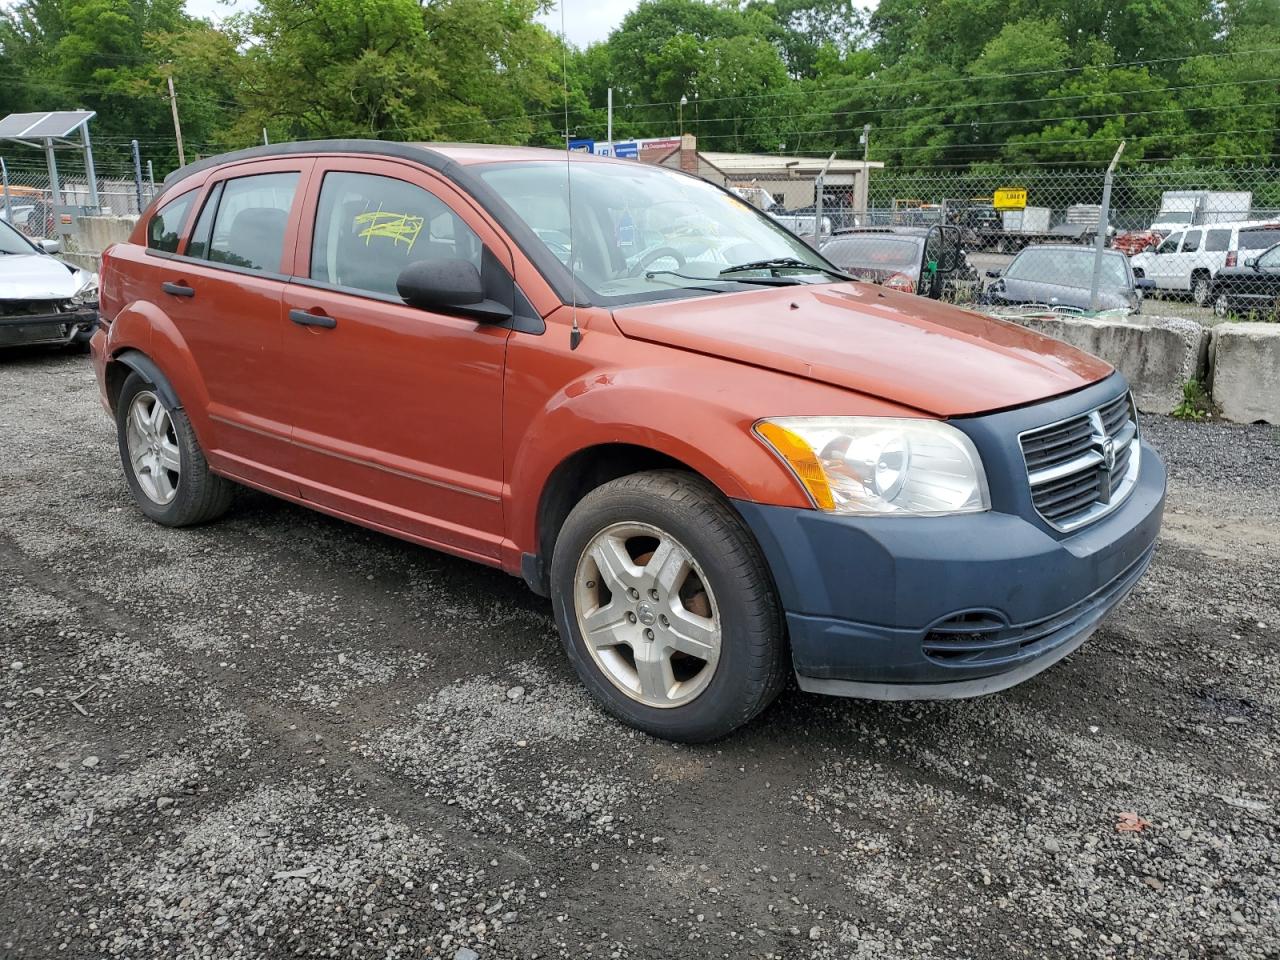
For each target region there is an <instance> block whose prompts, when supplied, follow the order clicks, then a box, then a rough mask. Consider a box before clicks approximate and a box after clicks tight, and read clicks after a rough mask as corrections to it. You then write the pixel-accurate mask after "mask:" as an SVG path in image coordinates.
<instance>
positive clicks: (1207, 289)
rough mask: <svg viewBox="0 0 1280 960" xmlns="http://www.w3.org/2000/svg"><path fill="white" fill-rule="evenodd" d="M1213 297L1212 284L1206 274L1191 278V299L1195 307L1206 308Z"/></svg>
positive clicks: (1198, 274)
mask: <svg viewBox="0 0 1280 960" xmlns="http://www.w3.org/2000/svg"><path fill="white" fill-rule="evenodd" d="M1212 296H1213V284H1212V282H1211V281H1210V279H1209V275H1208V274H1207V273H1197V274H1196V275H1195V276H1193V277H1192V278H1191V299H1192V300H1194V301H1195V302H1196V306H1197V307H1207V306H1208V305H1209V301H1210V299H1211V298H1212Z"/></svg>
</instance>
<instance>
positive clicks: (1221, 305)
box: [1213, 293, 1231, 317]
mask: <svg viewBox="0 0 1280 960" xmlns="http://www.w3.org/2000/svg"><path fill="white" fill-rule="evenodd" d="M1230 312H1231V302H1230V301H1229V300H1227V295H1226V294H1225V293H1220V294H1218V295H1217V296H1216V297H1214V298H1213V315H1214V316H1215V317H1225V316H1226V315H1227V314H1228V313H1230Z"/></svg>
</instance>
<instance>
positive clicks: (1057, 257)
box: [983, 243, 1152, 313]
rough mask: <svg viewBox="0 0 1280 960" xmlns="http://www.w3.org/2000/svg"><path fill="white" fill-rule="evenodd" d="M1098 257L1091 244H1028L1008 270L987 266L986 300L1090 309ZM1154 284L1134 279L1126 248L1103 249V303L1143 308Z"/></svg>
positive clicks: (1109, 306) (1100, 295)
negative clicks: (1143, 294) (1094, 266)
mask: <svg viewBox="0 0 1280 960" xmlns="http://www.w3.org/2000/svg"><path fill="white" fill-rule="evenodd" d="M1094 257H1095V251H1094V249H1093V248H1092V247H1082V246H1069V245H1067V244H1052V243H1038V244H1033V245H1031V246H1029V247H1025V248H1024V249H1023V250H1022V251H1021V252H1020V253H1019V254H1018V255H1017V256H1016V257H1014V258H1013V262H1012V263H1010V264H1009V266H1008V267H1006V268H1005V269H1004V270H1003V271H1000V270H988V271H987V276H988V277H990V278H991V283H989V284H988V285H987V289H986V290H985V291H984V293H983V300H984V302H986V303H988V304H991V305H993V306H1017V305H1024V304H1025V305H1032V306H1046V307H1068V308H1072V309H1075V310H1089V309H1091V306H1090V302H1089V299H1090V297H1089V295H1090V289H1091V286H1092V283H1093V265H1094ZM1151 286H1152V282H1151V281H1150V280H1147V279H1135V277H1134V275H1133V270H1132V269H1131V268H1130V266H1129V259H1128V257H1126V256H1125V255H1124V254H1123V253H1120V252H1119V251H1118V250H1104V251H1103V252H1102V273H1101V275H1100V276H1099V278H1098V308H1099V309H1101V310H1128V311H1130V312H1131V313H1138V312H1139V311H1140V310H1141V309H1142V291H1143V290H1144V289H1147V288H1149V287H1151Z"/></svg>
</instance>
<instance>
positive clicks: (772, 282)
mask: <svg viewBox="0 0 1280 960" xmlns="http://www.w3.org/2000/svg"><path fill="white" fill-rule="evenodd" d="M731 269H732V268H731ZM660 273H665V274H667V275H668V276H671V277H679V278H680V279H682V280H698V281H700V282H703V283H754V284H756V285H758V286H761V287H794V286H796V285H798V284H799V283H800V281H799V280H796V279H794V278H793V277H726V276H724V273H725V271H723V270H721V271H720V275H719V276H716V277H695V276H694V275H693V274H691V273H681V272H680V271H678V270H647V271H645V275H644V278H645V279H646V280H652V279H654V277H656V276H657V275H658V274H660ZM702 289H704V290H706V289H710V288H709V287H703V288H702Z"/></svg>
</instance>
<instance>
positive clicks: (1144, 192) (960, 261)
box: [729, 164, 1280, 323]
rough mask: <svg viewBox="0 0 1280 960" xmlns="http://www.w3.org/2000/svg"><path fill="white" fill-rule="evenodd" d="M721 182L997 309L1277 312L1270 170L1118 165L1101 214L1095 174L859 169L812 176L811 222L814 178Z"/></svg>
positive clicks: (942, 294)
mask: <svg viewBox="0 0 1280 960" xmlns="http://www.w3.org/2000/svg"><path fill="white" fill-rule="evenodd" d="M729 186H731V187H732V188H734V189H736V190H737V192H738V193H739V194H740V195H742V196H743V197H744V198H745V199H748V200H750V201H751V202H752V203H754V204H755V205H756V206H758V207H761V208H762V209H766V210H768V212H769V213H770V214H771V215H773V216H775V217H776V218H777V219H779V221H780V222H782V223H783V224H785V225H786V226H787V227H788V228H790V229H791V230H793V231H794V232H796V233H797V234H799V235H801V236H802V237H804V238H805V239H806V240H807V241H808V242H810V243H811V244H812V243H815V239H814V238H815V236H817V237H819V238H820V239H818V240H817V241H816V243H817V245H819V246H820V247H821V249H822V251H823V253H824V254H826V256H827V257H828V258H829V259H831V260H832V261H833V262H834V263H835V264H836V265H837V266H840V267H841V268H843V269H845V270H846V271H848V272H850V273H851V274H853V275H854V276H857V277H859V278H863V279H867V280H870V281H873V282H877V283H882V284H885V285H887V286H890V287H894V288H896V289H899V290H909V291H911V292H913V293H918V294H921V295H924V296H930V297H934V298H941V299H948V300H953V301H956V302H959V303H963V304H966V305H977V306H981V307H982V308H984V309H988V310H992V311H995V312H1012V313H1018V312H1026V311H1033V312H1044V311H1046V310H1051V311H1054V312H1061V313H1094V314H1097V313H1117V314H1127V313H1131V312H1141V311H1146V312H1160V313H1173V314H1177V315H1181V316H1188V317H1191V318H1193V319H1197V320H1200V321H1201V322H1207V323H1212V322H1216V321H1218V320H1221V319H1227V318H1238V319H1265V320H1278V319H1280V168H1277V167H1263V166H1255V167H1236V168H1194V167H1177V166H1164V165H1153V164H1143V165H1140V166H1133V167H1127V168H1125V167H1122V168H1120V169H1119V170H1117V171H1116V172H1115V174H1114V177H1113V182H1112V185H1111V190H1110V195H1109V206H1108V208H1107V209H1106V211H1105V212H1104V210H1103V201H1104V193H1105V190H1104V186H1105V171H1103V170H1100V169H1088V170H1064V169H1058V168H1049V167H1039V168H1035V167H1033V168H1030V169H1023V170H1017V169H997V168H991V169H982V170H953V169H937V168H933V169H915V170H893V169H886V170H872V171H871V175H870V179H869V181H868V183H867V185H866V189H865V193H863V191H862V188H861V187H860V186H859V185H858V184H856V183H855V184H852V185H849V184H838V185H831V184H826V185H824V188H823V190H822V198H821V201H822V202H821V221H820V224H819V220H818V217H819V211H818V203H817V200H818V197H817V187H816V181H815V180H814V179H813V178H809V179H808V180H806V181H805V182H804V186H803V189H801V190H797V189H796V188H795V187H794V186H790V187H789V188H788V189H787V191H786V192H785V194H784V193H780V192H778V191H776V190H771V189H766V188H764V187H762V185H761V183H760V182H759V181H758V180H754V179H753V178H750V177H737V178H731V179H730V182H729ZM770 186H773V185H770ZM797 195H803V196H804V197H805V198H806V200H807V201H808V202H806V203H805V204H804V205H802V206H794V205H793V206H787V205H785V203H784V200H785V199H786V198H788V197H790V198H795V197H796V196H797ZM1100 224H1101V225H1103V226H1100ZM1099 241H1100V242H1099ZM1153 301H1165V302H1153Z"/></svg>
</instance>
